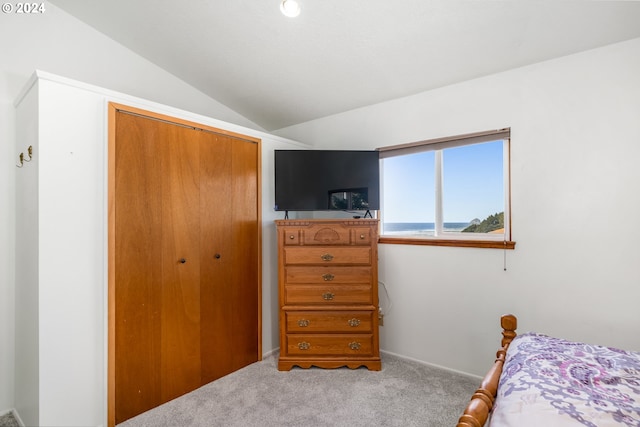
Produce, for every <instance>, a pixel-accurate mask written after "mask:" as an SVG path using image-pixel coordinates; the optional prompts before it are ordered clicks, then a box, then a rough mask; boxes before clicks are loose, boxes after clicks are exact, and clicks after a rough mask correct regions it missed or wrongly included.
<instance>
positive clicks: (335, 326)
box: [285, 311, 373, 333]
mask: <svg viewBox="0 0 640 427" xmlns="http://www.w3.org/2000/svg"><path fill="white" fill-rule="evenodd" d="M285 322H286V324H287V332H293V333H309V332H351V333H365V332H371V331H372V328H373V311H286V312H285Z"/></svg>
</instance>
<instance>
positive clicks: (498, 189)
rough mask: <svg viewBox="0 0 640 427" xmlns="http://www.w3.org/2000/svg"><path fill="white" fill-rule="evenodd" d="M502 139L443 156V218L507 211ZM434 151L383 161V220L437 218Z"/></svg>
mask: <svg viewBox="0 0 640 427" xmlns="http://www.w3.org/2000/svg"><path fill="white" fill-rule="evenodd" d="M502 152H503V143H502V141H495V142H487V143H483V144H474V145H467V146H463V147H456V148H450V149H447V150H445V151H444V155H443V171H444V178H443V188H444V191H443V194H444V196H443V210H444V222H469V221H471V220H472V219H474V218H478V219H481V220H482V219H484V218H486V217H487V216H489V215H491V214H494V213H496V212H502V211H503V210H504V185H503V161H502ZM434 157H435V155H434V152H433V151H426V152H423V153H419V154H413V155H409V156H398V157H390V158H387V159H384V160H383V168H384V169H383V174H384V175H383V176H384V183H383V186H384V188H383V191H384V202H385V203H384V207H383V209H384V212H383V214H384V221H385V222H434V221H435V205H434V203H435V195H434V191H435V190H434V185H435V183H434V182H435V178H434Z"/></svg>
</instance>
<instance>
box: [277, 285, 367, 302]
mask: <svg viewBox="0 0 640 427" xmlns="http://www.w3.org/2000/svg"><path fill="white" fill-rule="evenodd" d="M284 303H285V305H306V304H314V305H315V304H322V305H327V306H331V305H345V304H373V297H372V292H371V285H370V284H366V285H348V286H341V285H287V286H285V287H284Z"/></svg>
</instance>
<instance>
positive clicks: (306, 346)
mask: <svg viewBox="0 0 640 427" xmlns="http://www.w3.org/2000/svg"><path fill="white" fill-rule="evenodd" d="M298 348H299V349H300V350H309V349H310V348H311V344H309V343H308V342H304V341H303V342H299V343H298Z"/></svg>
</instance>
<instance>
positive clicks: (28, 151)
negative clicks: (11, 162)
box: [16, 145, 33, 168]
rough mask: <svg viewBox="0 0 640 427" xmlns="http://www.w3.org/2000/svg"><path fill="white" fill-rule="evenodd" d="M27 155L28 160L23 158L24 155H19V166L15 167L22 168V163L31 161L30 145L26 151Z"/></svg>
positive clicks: (31, 148) (31, 149) (31, 151)
mask: <svg viewBox="0 0 640 427" xmlns="http://www.w3.org/2000/svg"><path fill="white" fill-rule="evenodd" d="M27 155H28V156H29V160H27V159H25V158H24V153H20V156H18V157H19V158H20V164H19V165H16V167H18V168H21V167H23V166H24V162H30V161H31V160H32V159H33V147H32V146H31V145H30V146H29V148H28V149H27Z"/></svg>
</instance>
